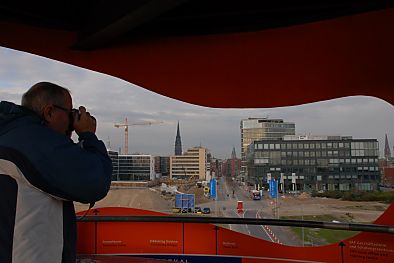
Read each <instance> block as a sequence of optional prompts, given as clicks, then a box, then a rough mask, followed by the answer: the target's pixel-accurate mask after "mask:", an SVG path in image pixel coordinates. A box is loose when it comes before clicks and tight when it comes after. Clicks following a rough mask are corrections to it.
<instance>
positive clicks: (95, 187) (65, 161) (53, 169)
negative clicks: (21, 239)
mask: <svg viewBox="0 0 394 263" xmlns="http://www.w3.org/2000/svg"><path fill="white" fill-rule="evenodd" d="M61 137H64V136H61ZM79 140H80V143H79V144H75V143H74V142H72V140H70V139H69V138H65V137H64V138H59V137H58V136H54V138H48V137H47V139H46V142H45V144H46V145H47V146H46V147H38V148H39V149H38V150H39V151H41V154H40V153H37V154H36V155H35V156H36V157H37V156H41V157H40V158H41V160H36V161H35V166H36V168H37V170H38V174H39V178H38V179H37V178H34V179H33V181H34V182H31V183H32V184H33V185H34V186H36V187H38V188H39V189H41V190H43V191H45V192H47V193H48V194H51V195H53V196H55V197H58V198H61V199H66V200H72V201H77V202H81V203H91V202H96V201H98V200H100V199H102V198H104V197H105V196H106V195H107V193H108V191H109V188H110V184H111V175H112V162H111V159H110V158H109V157H108V154H107V150H106V148H105V146H104V143H103V142H102V141H100V140H98V139H97V137H96V135H95V134H94V133H91V132H86V133H82V134H80V137H79ZM27 179H29V178H27ZM36 179H37V180H36ZM29 181H30V180H29Z"/></svg>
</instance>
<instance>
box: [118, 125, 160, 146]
mask: <svg viewBox="0 0 394 263" xmlns="http://www.w3.org/2000/svg"><path fill="white" fill-rule="evenodd" d="M159 123H163V122H162V121H143V122H135V123H127V118H125V122H124V123H115V125H114V126H115V127H116V128H124V154H128V153H129V126H138V125H152V124H159Z"/></svg>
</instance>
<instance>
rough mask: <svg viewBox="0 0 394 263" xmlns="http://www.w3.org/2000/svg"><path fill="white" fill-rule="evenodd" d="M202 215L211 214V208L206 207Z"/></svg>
mask: <svg viewBox="0 0 394 263" xmlns="http://www.w3.org/2000/svg"><path fill="white" fill-rule="evenodd" d="M202 213H203V214H210V213H211V209H210V208H209V207H204V208H203V209H202Z"/></svg>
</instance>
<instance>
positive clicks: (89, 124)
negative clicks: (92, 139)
mask: <svg viewBox="0 0 394 263" xmlns="http://www.w3.org/2000/svg"><path fill="white" fill-rule="evenodd" d="M74 129H75V132H76V133H77V134H78V135H79V134H80V133H83V132H93V133H95V132H96V119H95V118H94V117H92V116H90V114H89V112H86V108H85V107H83V106H80V107H79V118H78V116H74Z"/></svg>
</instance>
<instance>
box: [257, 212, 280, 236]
mask: <svg viewBox="0 0 394 263" xmlns="http://www.w3.org/2000/svg"><path fill="white" fill-rule="evenodd" d="M259 212H260V211H259V210H258V211H257V212H256V218H261V216H260V214H259ZM261 228H262V229H263V230H264V232H265V233H266V234H267V236H268V237H269V238H270V239H271V241H272V242H274V243H279V244H282V243H281V242H280V241H279V238H277V237H276V236H275V234H274V232H273V231H272V229H271V228H270V227H268V226H266V225H263V226H261ZM275 240H277V241H275Z"/></svg>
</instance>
